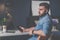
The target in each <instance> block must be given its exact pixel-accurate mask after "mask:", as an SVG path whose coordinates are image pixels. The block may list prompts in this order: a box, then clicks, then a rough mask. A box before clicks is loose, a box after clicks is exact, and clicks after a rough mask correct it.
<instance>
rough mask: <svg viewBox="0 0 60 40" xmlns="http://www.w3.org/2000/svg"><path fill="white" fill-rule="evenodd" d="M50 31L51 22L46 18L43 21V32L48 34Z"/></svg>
mask: <svg viewBox="0 0 60 40" xmlns="http://www.w3.org/2000/svg"><path fill="white" fill-rule="evenodd" d="M50 31H51V22H50V21H47V20H46V21H44V23H43V32H44V34H48V33H49V32H50Z"/></svg>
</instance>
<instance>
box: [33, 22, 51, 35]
mask: <svg viewBox="0 0 60 40" xmlns="http://www.w3.org/2000/svg"><path fill="white" fill-rule="evenodd" d="M50 24H51V22H50V21H45V22H44V23H43V30H36V31H35V30H34V32H33V34H37V35H40V36H46V34H47V33H48V32H49V30H50Z"/></svg>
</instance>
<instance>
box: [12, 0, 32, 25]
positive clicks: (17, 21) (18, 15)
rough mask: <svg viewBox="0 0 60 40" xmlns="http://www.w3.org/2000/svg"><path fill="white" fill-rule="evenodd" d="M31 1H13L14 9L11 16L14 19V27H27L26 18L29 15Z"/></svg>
mask: <svg viewBox="0 0 60 40" xmlns="http://www.w3.org/2000/svg"><path fill="white" fill-rule="evenodd" d="M30 3H31V0H14V8H13V10H12V12H13V13H12V15H13V18H14V25H15V26H18V25H23V26H26V25H27V18H28V17H29V14H30Z"/></svg>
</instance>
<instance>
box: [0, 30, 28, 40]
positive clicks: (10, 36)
mask: <svg viewBox="0 0 60 40" xmlns="http://www.w3.org/2000/svg"><path fill="white" fill-rule="evenodd" d="M10 31H12V30H10ZM28 38H29V36H28V33H27V32H23V33H22V32H20V31H19V30H15V32H6V33H0V40H17V39H18V40H27V39H28Z"/></svg>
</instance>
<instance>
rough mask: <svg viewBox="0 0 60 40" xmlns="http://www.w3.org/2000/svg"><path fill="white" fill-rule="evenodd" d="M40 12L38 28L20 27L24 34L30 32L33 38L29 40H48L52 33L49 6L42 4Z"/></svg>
mask: <svg viewBox="0 0 60 40" xmlns="http://www.w3.org/2000/svg"><path fill="white" fill-rule="evenodd" d="M38 10H39V17H40V18H39V21H38V23H37V25H36V27H31V28H28V29H25V28H23V27H21V26H20V28H21V29H22V30H23V32H29V34H30V35H32V37H31V38H30V39H29V40H47V39H48V36H49V35H50V33H51V29H52V20H51V17H50V16H49V14H48V11H49V4H47V3H40V4H39V9H38Z"/></svg>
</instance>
